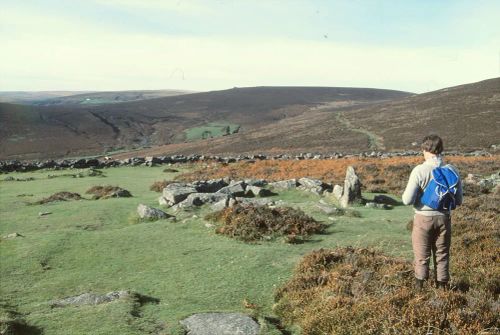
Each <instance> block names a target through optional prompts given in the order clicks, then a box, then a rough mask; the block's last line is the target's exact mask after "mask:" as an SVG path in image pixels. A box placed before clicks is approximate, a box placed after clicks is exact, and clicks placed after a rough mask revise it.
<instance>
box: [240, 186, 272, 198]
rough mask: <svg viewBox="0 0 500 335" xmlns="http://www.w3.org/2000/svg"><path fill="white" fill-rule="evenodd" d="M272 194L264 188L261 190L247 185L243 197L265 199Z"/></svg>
mask: <svg viewBox="0 0 500 335" xmlns="http://www.w3.org/2000/svg"><path fill="white" fill-rule="evenodd" d="M272 194H273V193H272V192H271V191H270V190H268V189H265V188H262V187H260V186H253V185H248V186H247V188H246V190H245V195H246V196H250V197H257V196H259V197H267V196H270V195H272Z"/></svg>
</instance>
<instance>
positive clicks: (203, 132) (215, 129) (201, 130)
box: [184, 122, 240, 141]
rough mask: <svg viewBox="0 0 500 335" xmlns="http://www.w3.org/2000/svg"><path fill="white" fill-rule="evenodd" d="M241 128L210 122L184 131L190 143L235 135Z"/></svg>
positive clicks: (231, 124) (234, 125)
mask: <svg viewBox="0 0 500 335" xmlns="http://www.w3.org/2000/svg"><path fill="white" fill-rule="evenodd" d="M239 128H240V126H239V125H237V124H234V123H225V122H209V123H207V124H206V125H203V126H200V127H193V128H189V129H187V130H185V131H184V133H185V135H186V139H187V140H188V141H194V140H201V139H207V138H212V137H220V136H224V135H230V134H233V133H234V132H235V131H236V130H237V129H239Z"/></svg>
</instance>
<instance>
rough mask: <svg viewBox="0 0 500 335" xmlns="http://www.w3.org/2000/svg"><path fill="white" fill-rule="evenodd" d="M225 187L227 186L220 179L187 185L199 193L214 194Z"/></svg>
mask: <svg viewBox="0 0 500 335" xmlns="http://www.w3.org/2000/svg"><path fill="white" fill-rule="evenodd" d="M227 185H228V184H227V183H226V182H225V181H224V179H222V178H221V179H212V180H206V181H196V182H193V183H191V184H188V186H192V187H194V188H195V189H196V191H197V192H199V193H215V192H217V191H219V190H220V189H221V188H223V187H225V186H227Z"/></svg>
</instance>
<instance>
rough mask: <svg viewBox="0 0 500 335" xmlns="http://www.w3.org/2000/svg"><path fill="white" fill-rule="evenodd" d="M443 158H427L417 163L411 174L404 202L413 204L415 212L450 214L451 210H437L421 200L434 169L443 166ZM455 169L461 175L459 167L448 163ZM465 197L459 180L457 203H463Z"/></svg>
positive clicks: (456, 195) (426, 214)
mask: <svg viewBox="0 0 500 335" xmlns="http://www.w3.org/2000/svg"><path fill="white" fill-rule="evenodd" d="M442 164H443V163H442V160H441V159H440V158H437V159H435V158H432V159H427V160H426V161H425V162H424V163H422V164H420V165H417V166H416V167H415V168H414V169H413V171H412V172H411V174H410V179H409V180H408V185H406V189H405V191H404V193H403V197H402V198H403V199H402V200H403V203H404V204H405V205H413V208H414V209H415V213H417V214H421V215H425V216H433V215H445V214H449V211H444V212H443V211H437V210H434V209H432V208H430V207H428V206H425V205H423V204H422V203H421V202H420V198H421V197H422V194H423V192H424V190H425V188H426V187H427V185H428V184H429V182H430V181H431V179H432V170H433V169H434V168H435V167H438V166H441V165H442ZM448 166H449V167H451V168H452V169H453V171H454V172H455V173H456V174H457V176H459V173H458V171H457V169H456V168H455V167H454V166H452V165H448ZM462 199H463V191H462V182H461V181H460V180H459V181H458V184H457V193H456V194H455V203H456V205H457V206H458V205H461V204H462Z"/></svg>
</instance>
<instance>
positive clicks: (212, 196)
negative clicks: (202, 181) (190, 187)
mask: <svg viewBox="0 0 500 335" xmlns="http://www.w3.org/2000/svg"><path fill="white" fill-rule="evenodd" d="M229 197H230V195H228V194H225V193H191V194H189V195H188V197H187V198H186V199H185V200H184V201H181V202H180V203H178V204H176V205H175V206H174V208H175V209H179V208H189V207H194V206H203V205H204V204H214V203H217V202H219V201H222V200H225V201H227V199H228V198H229Z"/></svg>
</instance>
